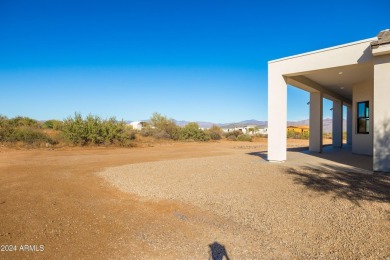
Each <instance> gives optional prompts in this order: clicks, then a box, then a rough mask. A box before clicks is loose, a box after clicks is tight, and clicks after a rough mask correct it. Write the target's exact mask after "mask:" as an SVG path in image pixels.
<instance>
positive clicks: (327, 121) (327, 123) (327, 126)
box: [126, 118, 347, 133]
mask: <svg viewBox="0 0 390 260" xmlns="http://www.w3.org/2000/svg"><path fill="white" fill-rule="evenodd" d="M142 121H145V122H147V121H149V120H142ZM173 121H174V122H175V123H176V124H177V125H178V126H185V125H187V124H188V123H190V121H185V120H180V121H178V120H173ZM126 122H127V123H130V122H132V121H126ZM196 123H198V125H199V127H201V128H210V127H212V126H213V125H218V126H220V127H222V128H234V127H243V126H248V125H256V126H267V125H268V121H259V120H255V119H250V120H244V121H240V122H234V123H225V124H220V123H213V122H204V121H197V122H196ZM309 124H310V121H309V119H305V120H301V121H287V126H309ZM346 125H347V124H346V120H344V121H343V129H346ZM323 129H324V130H323V131H324V133H331V132H332V119H331V118H324V120H323Z"/></svg>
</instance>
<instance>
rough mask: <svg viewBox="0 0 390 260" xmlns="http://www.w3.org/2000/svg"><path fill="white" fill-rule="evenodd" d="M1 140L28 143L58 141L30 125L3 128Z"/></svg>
mask: <svg viewBox="0 0 390 260" xmlns="http://www.w3.org/2000/svg"><path fill="white" fill-rule="evenodd" d="M0 142H10V143H15V142H23V143H27V144H37V143H50V144H55V143H56V141H55V140H53V139H52V138H50V137H49V136H48V135H47V134H45V133H43V132H41V131H39V130H38V129H34V128H30V127H19V128H1V129H0Z"/></svg>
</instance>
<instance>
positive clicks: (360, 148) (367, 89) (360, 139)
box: [352, 80, 374, 155]
mask: <svg viewBox="0 0 390 260" xmlns="http://www.w3.org/2000/svg"><path fill="white" fill-rule="evenodd" d="M373 86H374V82H373V81H372V80H369V81H365V82H362V83H359V84H357V85H355V86H354V87H353V102H352V103H353V104H352V152H353V153H356V154H365V155H372V154H373V124H374V118H373V111H374V100H373V94H374V93H373V91H374V88H373ZM361 101H369V102H370V103H369V107H370V130H369V134H358V133H357V102H361Z"/></svg>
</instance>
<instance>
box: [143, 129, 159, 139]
mask: <svg viewBox="0 0 390 260" xmlns="http://www.w3.org/2000/svg"><path fill="white" fill-rule="evenodd" d="M156 132H157V129H155V128H151V127H144V128H142V129H141V131H140V135H142V136H144V137H148V136H154V135H155V134H156Z"/></svg>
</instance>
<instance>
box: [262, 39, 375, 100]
mask: <svg viewBox="0 0 390 260" xmlns="http://www.w3.org/2000/svg"><path fill="white" fill-rule="evenodd" d="M375 40H377V38H376V37H375V38H370V39H366V40H362V41H358V42H353V43H349V44H344V45H340V46H336V47H332V48H327V49H323V50H318V51H313V52H308V53H304V54H300V55H295V56H291V57H286V58H282V59H278V60H273V61H269V62H268V67H269V73H275V72H276V73H278V74H279V75H282V76H283V78H284V80H285V82H286V83H287V84H288V85H292V86H294V87H298V88H300V89H303V90H306V91H308V92H321V93H322V94H323V97H325V98H327V99H330V100H333V101H335V100H339V101H342V102H343V103H344V104H345V105H351V104H352V88H353V86H354V85H355V84H358V83H360V82H364V81H368V80H373V77H374V76H373V75H374V63H373V58H374V56H373V54H372V51H371V47H370V43H371V42H372V41H375ZM270 76H271V75H269V77H270Z"/></svg>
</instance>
